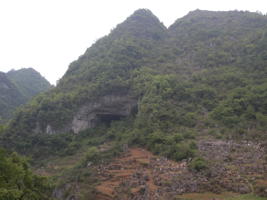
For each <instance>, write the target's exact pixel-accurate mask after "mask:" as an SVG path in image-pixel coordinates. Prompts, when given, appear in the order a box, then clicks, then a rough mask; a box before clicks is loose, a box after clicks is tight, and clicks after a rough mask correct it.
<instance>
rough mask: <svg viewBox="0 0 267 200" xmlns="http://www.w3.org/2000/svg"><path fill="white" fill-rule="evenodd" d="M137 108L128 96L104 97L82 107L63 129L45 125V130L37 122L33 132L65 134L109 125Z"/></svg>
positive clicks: (135, 102)
mask: <svg viewBox="0 0 267 200" xmlns="http://www.w3.org/2000/svg"><path fill="white" fill-rule="evenodd" d="M135 108H137V100H136V99H135V98H132V97H130V96H128V95H106V96H103V97H101V98H99V99H98V100H96V101H91V102H88V103H86V104H84V105H82V106H81V107H80V108H79V109H78V110H77V112H76V113H75V114H74V115H73V118H72V121H71V122H69V123H67V124H64V128H61V129H56V128H55V127H53V126H52V125H51V124H46V126H45V129H44V130H43V128H41V127H40V124H39V123H38V122H37V123H36V127H35V129H34V130H33V131H34V132H35V133H46V134H55V133H65V132H74V133H76V134H77V133H79V132H80V131H83V130H86V129H88V128H93V127H95V126H96V125H98V124H100V123H102V124H106V125H108V124H110V123H111V121H113V120H120V119H122V118H124V117H127V116H129V115H130V114H131V113H132V112H133V110H134V109H135Z"/></svg>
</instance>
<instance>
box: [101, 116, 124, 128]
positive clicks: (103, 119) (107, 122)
mask: <svg viewBox="0 0 267 200" xmlns="http://www.w3.org/2000/svg"><path fill="white" fill-rule="evenodd" d="M123 118H125V116H122V115H116V114H97V122H98V124H105V125H107V126H110V124H111V122H112V121H118V120H121V119H123Z"/></svg>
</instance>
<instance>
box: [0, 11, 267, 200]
mask: <svg viewBox="0 0 267 200" xmlns="http://www.w3.org/2000/svg"><path fill="white" fill-rule="evenodd" d="M266 48H267V18H266V16H264V15H261V14H257V13H249V12H238V11H231V12H209V11H199V10H196V11H194V12H190V13H189V14H188V15H187V16H185V17H183V18H181V19H179V20H177V21H176V22H175V23H174V24H173V25H172V26H171V27H170V28H168V29H167V28H165V27H164V26H163V24H161V23H160V21H159V20H158V19H157V18H156V17H155V16H154V15H153V14H152V13H151V12H150V11H148V10H144V9H141V10H138V11H136V12H135V13H134V14H133V15H132V16H130V17H129V18H127V20H126V21H125V22H123V23H122V24H119V25H118V26H117V27H116V28H115V29H114V30H112V31H111V33H110V34H109V35H108V36H105V37H103V38H102V39H100V40H98V41H97V42H96V43H95V44H94V45H92V47H90V48H88V49H87V50H86V52H85V53H84V55H82V56H80V57H79V59H78V60H76V61H74V62H72V63H71V64H70V66H69V69H68V70H67V72H66V74H65V75H64V76H63V77H62V79H61V80H60V81H59V83H58V85H57V87H55V88H53V89H51V90H49V91H48V92H46V93H43V94H40V95H38V96H37V97H35V98H34V99H32V100H31V101H30V102H29V103H28V104H27V105H25V106H24V107H22V108H21V109H19V110H18V111H17V113H16V115H15V117H14V118H13V119H12V120H11V122H10V123H9V125H8V126H7V127H5V128H4V129H3V131H2V132H3V133H2V134H0V137H1V139H0V144H1V146H4V147H6V148H8V149H12V150H15V151H18V152H20V153H22V154H26V155H28V156H31V157H32V158H34V159H35V163H34V164H36V163H38V162H39V161H40V160H45V159H49V157H50V156H51V157H53V156H54V157H60V156H62V157H64V156H71V155H75V154H76V153H77V152H79V151H80V152H83V153H84V152H86V153H85V155H84V159H82V161H81V162H80V163H79V165H77V166H76V167H74V168H73V169H72V170H70V171H68V172H66V173H69V175H68V177H71V178H73V177H76V178H77V176H78V175H79V178H80V179H81V180H83V177H82V175H81V173H85V174H86V172H85V171H83V170H85V169H84V168H85V167H86V166H87V165H88V163H90V164H91V163H93V164H96V163H98V162H99V161H101V162H102V161H103V162H104V161H108V160H109V159H110V158H112V157H114V156H115V155H118V154H119V153H120V151H121V147H122V146H123V145H124V144H127V145H132V146H142V147H146V148H147V149H148V150H150V151H152V152H153V153H155V154H158V155H162V156H165V157H168V158H170V159H173V160H176V161H181V160H191V163H190V169H191V170H192V171H194V172H196V173H197V172H201V171H202V170H206V169H207V168H208V167H209V166H208V164H209V163H208V162H207V161H206V160H204V159H203V158H202V157H201V156H200V155H199V152H198V148H197V145H196V142H195V140H196V139H198V138H199V137H217V138H220V139H236V140H242V139H251V140H260V141H266V139H267V137H266V134H265V132H266V124H267V84H266V83H267V64H266V63H267V62H266V61H267V51H266ZM11 74H12V73H11V72H10V76H11ZM13 77H16V76H13ZM24 80H25V79H20V80H19V81H21V83H24ZM19 81H18V82H16V81H14V82H15V83H16V84H20V82H19ZM13 85H14V84H13ZM21 86H22V87H21V88H20V89H21V91H23V92H22V93H24V94H29V93H31V91H28V92H26V89H27V87H26V86H24V85H23V84H22V85H21ZM39 86H40V85H39ZM39 86H38V87H39ZM0 94H1V93H0ZM108 95H112V96H113V97H122V96H123V97H129V98H131V100H132V99H133V100H134V101H135V104H136V110H134V111H132V112H130V113H131V114H129V115H128V116H124V117H122V118H120V120H117V121H115V120H114V121H112V120H111V121H112V122H111V123H110V124H105V123H104V122H101V120H100V123H98V124H97V126H96V127H94V128H92V129H89V130H84V131H82V132H81V133H79V134H77V135H75V134H72V130H71V126H72V123H73V119H74V117H76V114H77V113H78V111H79V110H80V109H81V108H83V106H86V105H88V103H98V102H101V100H102V99H104V98H105V97H106V96H108ZM1 103H2V102H1V101H0V105H1ZM105 106H106V107H105ZM109 106H110V105H108V103H106V104H104V105H103V106H102V110H101V111H99V113H95V115H96V116H95V119H92V121H93V120H96V121H97V114H110V113H108V109H105V108H109ZM121 106H123V105H116V108H119V107H121ZM88 112H89V111H88ZM1 113H2V112H1ZM90 114H91V113H86V115H90ZM111 114H114V113H111ZM115 114H116V113H115ZM90 122H91V121H90ZM50 129H51V130H53V131H47V130H50ZM47 133H49V134H47ZM106 143H110V144H111V147H110V151H107V152H106V151H104V152H101V151H99V150H98V149H97V148H96V147H97V146H99V145H103V144H106ZM88 173H89V175H88V174H87V175H88V176H90V177H93V172H91V171H90V172H88ZM74 175H75V176H74ZM73 179H74V178H73ZM64 180H65V179H64ZM83 181H86V180H83ZM90 181H92V179H90ZM90 181H89V182H90ZM90 183H91V182H90ZM250 197H251V198H252V199H253V198H254V197H253V196H240V198H241V199H242V198H250ZM235 198H237V199H238V198H239V197H235ZM255 199H257V198H256V197H255Z"/></svg>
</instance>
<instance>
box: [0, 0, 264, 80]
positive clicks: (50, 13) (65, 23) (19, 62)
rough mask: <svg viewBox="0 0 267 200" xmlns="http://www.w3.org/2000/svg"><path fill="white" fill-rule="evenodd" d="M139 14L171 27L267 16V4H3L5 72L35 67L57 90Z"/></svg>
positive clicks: (0, 38) (141, 0) (33, 0)
mask: <svg viewBox="0 0 267 200" xmlns="http://www.w3.org/2000/svg"><path fill="white" fill-rule="evenodd" d="M139 8H148V9H150V10H151V11H152V12H153V13H154V14H155V15H156V16H157V17H158V18H159V19H160V21H162V22H163V23H164V24H165V25H166V26H169V25H170V24H172V23H173V22H174V21H175V20H176V19H177V18H180V17H182V16H184V15H186V14H187V13H188V12H189V11H191V10H195V9H205V10H235V9H236V10H249V11H261V12H262V13H264V14H266V12H267V0H253V1H252V0H222V1H214V0H0V71H4V72H6V71H9V70H10V69H12V68H14V69H19V68H23V67H33V68H34V69H36V70H37V71H39V72H40V73H41V74H42V75H43V76H45V77H46V78H47V79H48V80H49V81H50V82H51V83H53V84H55V83H56V80H58V79H60V77H62V75H63V74H64V73H65V71H66V70H67V68H68V65H69V63H70V62H72V61H73V60H75V59H77V58H78V57H79V56H80V55H81V54H83V53H84V51H85V50H86V48H88V47H90V46H91V45H92V43H94V42H95V41H96V40H97V39H99V38H101V37H102V36H104V35H107V34H108V33H109V32H110V30H111V29H112V28H114V27H115V26H116V25H117V24H118V23H121V22H122V21H123V20H125V19H126V18H127V17H128V16H129V15H131V14H132V13H133V12H134V11H135V10H136V9H139Z"/></svg>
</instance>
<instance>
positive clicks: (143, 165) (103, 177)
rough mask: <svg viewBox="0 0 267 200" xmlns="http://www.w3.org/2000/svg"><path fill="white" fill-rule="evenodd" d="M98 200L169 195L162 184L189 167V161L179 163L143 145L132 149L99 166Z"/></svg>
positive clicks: (155, 197) (155, 199)
mask: <svg viewBox="0 0 267 200" xmlns="http://www.w3.org/2000/svg"><path fill="white" fill-rule="evenodd" d="M97 170H98V176H99V177H98V178H99V180H100V184H99V185H98V186H97V187H96V190H97V196H96V199H99V200H111V199H123V200H127V199H129V200H130V199H133V200H139V199H147V200H157V199H160V198H162V197H164V196H166V195H167V193H166V194H165V192H164V190H163V188H162V187H160V186H161V185H162V183H164V184H166V183H168V182H169V181H170V180H171V179H172V174H177V173H182V172H183V171H184V170H186V163H184V162H181V163H177V162H174V161H170V160H167V159H166V158H162V157H159V156H155V155H153V154H152V153H150V152H149V151H147V150H145V149H141V148H131V149H128V151H127V152H126V153H125V154H124V155H123V156H122V157H119V158H116V159H115V160H113V161H112V162H111V163H109V164H107V165H101V166H99V167H98V169H97Z"/></svg>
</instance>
